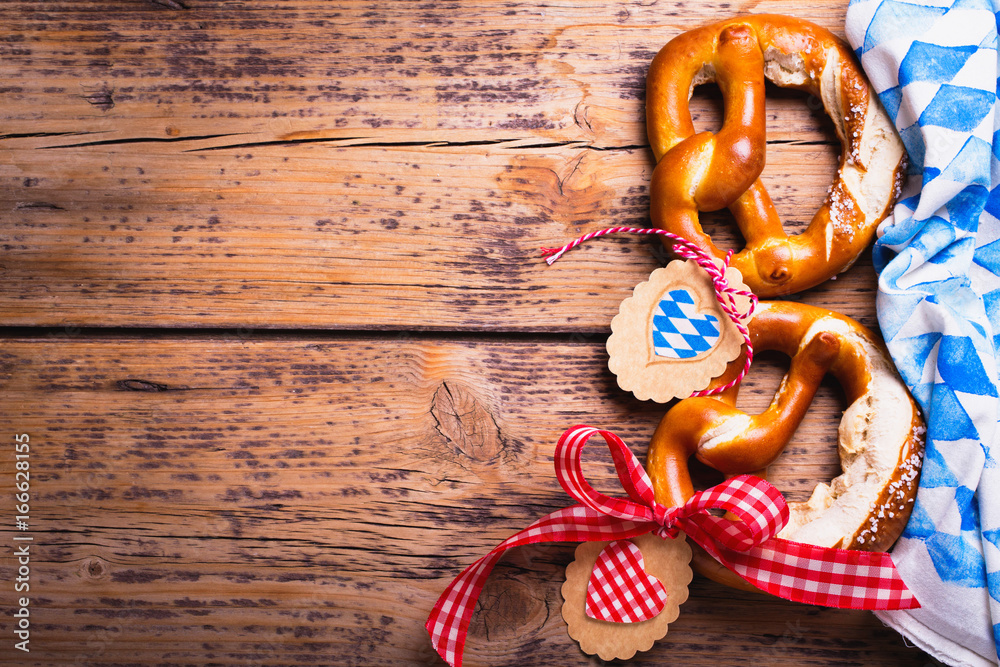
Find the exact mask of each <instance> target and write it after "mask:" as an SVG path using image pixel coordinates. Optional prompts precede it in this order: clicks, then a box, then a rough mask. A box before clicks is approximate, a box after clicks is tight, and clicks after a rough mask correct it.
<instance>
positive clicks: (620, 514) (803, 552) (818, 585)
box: [425, 426, 920, 667]
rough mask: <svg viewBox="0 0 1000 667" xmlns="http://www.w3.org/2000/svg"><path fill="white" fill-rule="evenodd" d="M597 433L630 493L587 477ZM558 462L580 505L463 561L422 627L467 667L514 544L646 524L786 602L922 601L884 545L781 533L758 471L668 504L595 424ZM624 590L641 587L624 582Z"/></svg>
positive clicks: (613, 532) (881, 605) (591, 602)
mask: <svg viewBox="0 0 1000 667" xmlns="http://www.w3.org/2000/svg"><path fill="white" fill-rule="evenodd" d="M595 433H600V434H601V436H603V437H604V440H605V441H606V442H607V444H608V447H609V448H610V450H611V456H612V458H613V459H614V463H615V468H616V470H617V472H618V478H619V479H620V480H621V483H622V486H623V487H624V488H625V491H626V493H627V494H628V498H620V497H611V496H606V495H604V494H602V493H598V492H597V491H595V490H594V489H593V488H592V487H591V486H590V484H588V483H587V481H586V480H585V479H584V477H583V470H582V467H581V459H580V452H581V450H582V449H583V446H584V445H585V444H586V443H587V440H588V439H589V438H590V437H591V436H592V435H594V434H595ZM555 468H556V477H557V478H558V479H559V483H560V484H562V487H563V489H565V491H566V493H568V494H569V495H570V496H572V497H573V498H574V499H576V500H577V501H579V504H577V505H573V506H571V507H567V508H565V509H561V510H557V511H555V512H552V513H551V514H549V515H547V516H545V517H543V518H541V519H539V520H538V521H536V522H534V523H533V524H531V525H530V526H528V527H527V528H525V529H524V530H522V531H520V532H518V533H516V534H514V535H512V536H511V537H509V538H507V539H506V540H504V541H503V542H501V543H500V545H498V546H497V547H496V548H495V549H493V551H491V552H490V553H489V554H487V555H486V556H484V557H483V558H480V559H479V560H477V561H476V562H475V563H473V564H472V565H470V566H469V567H468V568H466V569H465V571H464V572H462V573H461V574H460V575H459V576H458V577H457V578H456V579H455V580H454V581H453V582H452V583H451V584H450V585H449V586H448V588H446V589H445V591H444V593H443V594H442V595H441V597H440V598H439V599H438V601H437V604H435V605H434V609H433V610H431V613H430V616H429V617H428V619H427V624H426V626H425V627H426V628H427V632H428V633H430V636H431V643H432V644H433V645H434V648H435V649H436V650H437V652H438V653H439V654H440V655H441V657H442V658H444V659H445V661H447V662H448V664H450V665H452V666H453V667H461V664H462V651H463V648H464V646H465V637H466V634H467V633H468V630H469V621H470V620H471V618H472V612H473V610H474V609H475V606H476V600H478V598H479V593H480V592H481V591H482V588H483V585H484V584H485V583H486V579H487V577H488V576H489V574H490V571H491V570H492V569H493V566H494V565H495V564H496V562H497V561H498V560H500V557H501V555H502V554H503V552H504V551H506V550H507V549H510V548H512V547H517V546H522V545H525V544H535V543H538V542H584V541H602V540H626V539H628V538H630V537H636V536H637V535H642V534H644V533H649V532H653V533H656V534H658V535H660V536H661V537H668V536H669V537H675V536H677V535H678V534H679V532H680V531H683V532H684V533H685V534H686V535H687V536H688V538H690V539H691V540H693V541H694V542H695V543H697V544H698V545H700V546H701V547H702V548H704V549H705V550H706V551H707V552H708V553H710V554H711V555H712V556H713V557H714V558H715V559H716V560H718V561H719V562H720V563H722V564H723V565H725V566H726V567H728V568H729V569H730V570H732V571H733V572H735V573H736V574H738V575H739V576H740V577H742V578H743V579H745V580H746V581H748V582H749V583H751V584H753V585H754V586H756V587H758V588H760V589H761V590H764V591H766V592H768V593H771V594H772V595H776V596H778V597H782V598H785V599H787V600H794V601H796V602H804V603H807V604H816V605H822V606H827V607H839V608H844V609H913V608H915V607H919V606H920V604H919V603H918V602H917V599H916V598H915V597H914V596H913V594H912V593H910V591H909V589H907V588H906V585H905V584H904V583H903V580H902V579H901V578H900V577H899V574H898V573H897V572H896V568H895V566H894V565H893V563H892V559H891V558H890V557H889V554H887V553H882V552H868V551H848V550H846V549H830V548H825V547H817V546H813V545H809V544H800V543H798V542H789V541H788V540H782V539H778V538H777V537H775V535H777V533H778V532H779V531H780V530H781V528H782V527H783V526H784V525H785V523H786V522H787V521H788V508H787V506H786V505H785V500H784V498H783V497H782V495H781V493H780V492H779V491H778V490H777V489H775V488H774V487H773V486H771V485H770V484H768V483H767V482H766V481H765V480H763V479H760V478H759V477H753V476H750V475H741V476H739V477H734V478H732V479H729V480H727V481H726V482H723V483H722V484H719V485H717V486H714V487H712V488H710V489H707V490H705V491H700V492H698V493H696V494H695V495H694V496H692V497H691V499H690V500H688V502H687V503H685V504H684V505H683V506H682V507H664V506H663V505H660V504H659V503H657V502H656V500H655V499H654V497H653V486H652V483H651V482H650V480H649V477H648V476H647V475H646V471H645V470H644V469H643V468H642V466H641V465H640V464H639V461H638V460H637V459H636V458H635V455H633V454H632V451H631V450H630V449H629V448H628V446H627V445H626V444H625V443H624V442H623V441H622V440H621V438H619V437H618V436H616V435H615V434H613V433H611V432H609V431H602V430H599V429H596V428H592V427H589V426H575V427H573V428H571V429H569V430H568V431H566V432H565V433H563V435H562V437H561V438H560V439H559V443H558V445H556V452H555ZM712 509H724V510H727V511H730V512H732V513H733V514H735V515H736V516H737V517H738V518H739V520H738V521H733V520H730V519H726V518H723V517H717V516H714V515H713V514H711V513H710V510H712ZM615 560H616V559H609V561H610V562H614V561H615ZM600 578H602V577H597V579H600ZM603 578H605V579H608V577H603ZM610 579H615V577H610ZM619 579H621V577H619ZM625 581H626V582H627V578H626V579H625ZM592 582H593V579H592ZM624 590H625V591H628V592H632V593H634V591H630V590H629V589H628V584H627V583H626V584H625V587H624ZM617 594H618V592H614V591H612V592H611V593H610V594H609V592H608V591H607V590H604V591H602V592H601V593H600V594H595V596H594V597H595V599H588V606H596V607H601V606H602V605H604V606H606V605H607V604H608V602H606V601H605V602H602V600H601V598H602V597H605V596H610V597H609V598H608V599H610V598H614V597H615V596H616V595H617ZM588 598H591V596H590V595H589V593H588ZM612 604H613V603H612ZM601 613H602V612H600V611H599V612H598V614H599V616H598V617H600V614H601ZM607 613H608V615H609V616H613V615H614V614H613V613H610V612H607Z"/></svg>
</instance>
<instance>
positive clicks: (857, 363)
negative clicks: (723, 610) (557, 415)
mask: <svg viewBox="0 0 1000 667" xmlns="http://www.w3.org/2000/svg"><path fill="white" fill-rule="evenodd" d="M748 328H749V333H750V340H751V343H752V345H753V348H754V349H755V350H758V351H759V350H776V351H779V352H782V353H784V354H786V355H788V356H789V357H791V360H792V361H791V366H790V368H789V371H788V373H787V374H786V375H785V377H784V378H783V379H782V381H781V384H780V386H779V388H778V391H777V393H776V394H775V396H774V399H773V400H772V402H771V404H770V406H769V407H768V408H767V409H766V410H765V411H764V412H762V413H760V414H759V415H754V416H751V415H748V414H746V413H744V412H743V411H742V410H739V409H738V408H736V407H735V404H736V399H737V396H738V393H739V383H738V382H737V383H735V384H734V385H733V386H732V387H731V388H729V389H727V390H725V391H723V392H722V393H720V394H718V395H716V396H713V397H693V398H687V399H684V400H681V401H679V402H677V403H676V404H675V405H674V406H673V407H672V408H671V409H670V410H669V411H668V412H667V414H666V415H665V416H664V417H663V419H662V420H661V422H660V424H659V426H658V427H657V429H656V432H655V433H654V434H653V438H652V440H651V442H650V445H649V453H648V457H647V463H646V467H647V470H648V472H649V476H650V479H651V480H652V482H653V488H654V491H655V494H656V500H657V502H659V503H662V504H663V505H666V506H668V507H677V506H680V505H683V504H684V503H685V502H686V501H687V500H688V498H690V497H691V496H692V495H693V493H694V489H693V486H692V481H691V476H690V473H689V470H688V460H689V458H690V457H691V456H692V455H694V456H696V457H697V458H698V459H699V460H701V461H702V462H704V463H706V464H708V465H709V466H711V467H713V468H715V469H716V470H719V471H720V472H722V473H725V474H727V475H737V474H740V473H748V472H749V473H757V474H759V475H762V476H763V473H764V469H765V468H766V467H767V466H768V465H769V464H770V463H772V462H773V461H774V460H775V459H777V458H778V456H779V455H780V454H781V452H782V450H784V448H785V446H786V445H787V444H788V442H789V441H790V440H791V438H792V436H793V434H794V433H795V429H796V428H797V427H798V425H799V423H800V422H801V420H802V418H803V417H804V415H805V413H806V411H807V410H808V408H809V405H810V403H811V402H812V399H813V397H814V395H815V393H816V390H817V387H818V386H819V383H820V380H821V379H822V378H823V376H824V375H825V374H826V373H827V372H829V373H831V374H832V375H833V376H834V377H835V378H837V379H838V380H839V381H840V384H841V385H842V387H843V389H844V394H845V396H846V398H847V401H848V403H849V406H848V408H847V409H846V410H845V411H844V416H843V418H842V419H841V422H840V427H839V429H838V451H839V454H840V464H841V469H842V474H841V475H839V476H838V477H836V478H835V479H833V480H832V481H831V482H830V483H829V484H827V483H820V484H818V485H817V486H816V488H815V490H814V491H813V493H812V496H811V497H810V498H809V500H808V501H806V502H789V503H788V509H789V513H790V519H789V522H788V524H787V525H786V526H785V527H784V529H783V530H782V531H781V532H780V533H779V534H778V537H780V538H784V539H788V540H792V541H795V542H804V543H807V544H814V545H817V546H823V547H835V548H840V549H858V550H862V551H884V550H886V549H888V548H889V547H890V546H891V545H892V543H893V542H895V541H896V538H897V537H899V534H900V532H901V531H902V530H903V528H904V527H905V526H906V521H907V519H908V517H909V515H910V511H911V509H912V507H913V502H914V497H915V494H916V491H917V478H918V476H919V471H920V463H921V456H922V453H923V444H924V432H925V427H924V422H923V419H922V418H921V416H920V411H919V409H918V408H917V405H916V404H915V403H914V401H913V399H912V398H911V396H910V394H909V392H908V391H907V389H906V386H905V385H904V384H903V382H902V380H901V379H900V378H899V376H898V374H897V373H896V370H895V368H894V367H893V365H892V362H891V361H890V360H889V357H888V355H887V353H886V351H885V349H884V347H883V346H882V345H881V344H880V343H879V342H877V339H876V338H875V336H874V334H872V332H871V331H869V330H868V329H867V328H865V327H864V326H862V325H861V324H859V323H858V322H856V321H855V320H853V319H851V318H849V317H846V316H844V315H840V314H838V313H835V312H833V311H830V310H826V309H824V308H818V307H816V306H809V305H806V304H801V303H795V302H780V301H762V302H760V303H759V304H758V308H757V312H756V314H755V316H754V319H753V320H751V322H750V324H749V327H748ZM741 368H742V359H737V360H735V361H733V362H732V363H731V364H730V365H729V368H728V369H727V371H726V373H725V374H723V375H722V376H720V377H718V378H716V379H715V380H713V384H712V386H720V385H723V384H725V383H728V382H730V381H731V380H732V379H733V378H734V377H735V376H736V374H737V373H738V372H739V371H740V369H741ZM693 564H694V567H695V569H696V570H698V571H699V572H701V573H702V574H705V575H706V576H708V577H710V578H712V579H715V580H717V581H720V582H722V583H725V584H729V585H731V586H735V587H739V588H747V587H748V586H749V585H748V584H746V583H745V582H744V581H743V580H742V579H740V578H739V577H737V576H736V575H735V574H733V573H732V572H729V571H728V570H726V569H725V568H724V567H722V566H721V565H720V564H719V563H717V562H716V561H715V560H713V559H712V558H711V557H710V556H708V555H707V554H706V553H705V552H703V551H699V550H697V549H696V550H695V557H694V561H693Z"/></svg>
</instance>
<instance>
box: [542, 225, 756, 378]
mask: <svg viewBox="0 0 1000 667" xmlns="http://www.w3.org/2000/svg"><path fill="white" fill-rule="evenodd" d="M618 233H626V234H646V235H649V234H652V235H655V236H662V237H664V238H667V239H669V240H670V242H671V243H673V250H674V252H675V253H677V255H678V256H680V257H683V258H684V259H689V260H691V261H693V262H695V263H696V264H697V265H698V266H700V267H701V268H702V269H704V271H705V273H707V274H708V277H709V278H710V279H711V280H712V288H713V289H714V290H715V298H716V299H717V300H718V301H719V306H721V307H722V310H724V311H725V313H726V315H728V316H729V319H730V320H732V321H733V324H735V325H736V329H737V330H738V331H739V332H740V334H742V335H743V344H744V345H745V346H746V358H745V359H744V362H743V368H742V370H740V374H739V375H737V376H736V377H735V378H733V379H732V380H730V381H729V382H727V383H726V384H724V385H722V386H719V387H715V388H714V389H703V390H701V391H696V392H694V393H693V394H691V395H692V396H714V395H716V394H721V393H722V392H724V391H726V390H727V389H730V388H732V387H735V386H736V385H737V384H738V383H739V381H740V380H742V379H743V376H744V375H746V374H747V371H749V370H750V364H751V362H752V361H753V343H751V342H750V332H749V330H748V329H747V327H746V325H745V324H743V322H744V320H749V319H750V318H751V317H753V312H754V310H755V309H756V307H757V295H756V294H754V293H753V292H748V291H747V290H739V289H735V288H733V287H730V286H729V282H728V281H727V280H726V269H728V268H729V262H730V260H732V257H733V251H732V250H729V251H727V252H726V256H725V258H724V259H723V260H722V267H719V266H718V265H717V264H716V263H715V259H714V258H713V257H712V255H710V254H709V253H707V252H705V251H704V250H702V249H701V248H699V247H698V246H696V245H695V244H694V243H691V242H690V241H688V240H687V239H686V238H684V237H683V236H678V235H677V234H673V233H671V232H668V231H666V230H664V229H657V228H655V227H608V228H607V229H599V230H597V231H595V232H590V233H588V234H584V235H583V236H581V237H579V238H576V239H574V240H572V241H570V242H569V243H567V244H566V245H564V246H563V247H561V248H542V257H544V258H545V261H546V262H547V263H548V265H549V266H552V264H554V263H555V261H556V260H558V259H559V258H560V257H562V256H563V255H564V254H565V253H566V252H567V251H568V250H572V249H573V248H575V247H577V246H578V245H580V244H581V243H584V242H585V241H589V240H590V239H595V238H598V237H600V236H605V235H607V234H618ZM737 296H743V297H746V298H747V299H749V300H750V305H749V306H748V307H747V312H745V313H741V312H740V311H739V308H737V307H736V297H737Z"/></svg>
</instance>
